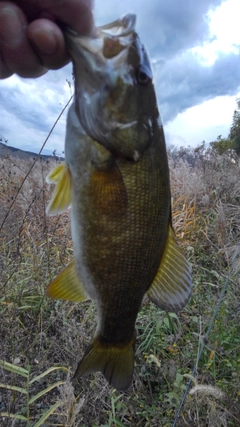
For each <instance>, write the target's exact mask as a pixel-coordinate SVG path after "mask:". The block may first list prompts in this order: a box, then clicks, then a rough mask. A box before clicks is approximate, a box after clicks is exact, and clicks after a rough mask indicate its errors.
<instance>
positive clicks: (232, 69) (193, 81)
mask: <svg viewBox="0 0 240 427" xmlns="http://www.w3.org/2000/svg"><path fill="white" fill-rule="evenodd" d="M239 55H240V47H239V54H238V55H236V54H233V53H231V54H229V55H226V54H225V55H221V56H220V57H219V58H218V59H217V60H216V62H215V63H214V64H213V65H212V66H203V65H202V64H200V63H199V61H198V59H197V58H196V56H195V55H194V54H193V53H192V52H191V51H187V52H184V53H183V54H182V55H179V56H177V57H174V58H172V59H170V60H168V61H166V62H165V63H161V64H159V63H157V64H156V65H155V66H154V69H155V73H154V74H155V85H156V88H157V93H158V99H159V104H160V109H161V113H162V116H163V120H164V121H165V122H168V121H169V120H173V119H174V118H175V117H176V116H177V114H179V113H181V112H183V111H185V110H186V109H187V108H189V107H191V106H194V105H197V104H201V103H202V102H204V101H206V100H209V99H211V98H215V97H217V96H224V95H234V94H236V93H237V92H238V90H239V87H240V77H239V76H240V58H239Z"/></svg>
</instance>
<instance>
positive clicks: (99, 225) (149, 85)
mask: <svg viewBox="0 0 240 427" xmlns="http://www.w3.org/2000/svg"><path fill="white" fill-rule="evenodd" d="M135 26H136V16H135V15H133V14H128V15H125V16H124V17H122V18H120V19H118V20H116V21H114V22H112V23H110V24H107V25H105V26H102V27H99V28H98V30H97V34H96V35H94V37H86V36H82V35H80V34H78V33H76V32H75V31H73V30H72V29H70V28H68V27H67V28H66V27H65V28H64V36H65V40H66V45H67V49H68V52H69V55H70V57H71V59H72V62H73V75H74V80H75V95H74V101H73V103H72V105H71V107H70V109H69V112H68V117H67V127H66V138H65V161H64V162H63V163H62V164H60V165H58V166H56V167H55V168H54V169H53V170H52V171H51V172H50V173H49V175H48V177H47V181H48V182H50V183H55V190H54V192H53V195H52V198H51V200H50V202H49V204H48V207H47V214H48V215H54V214H60V213H61V212H63V211H65V210H67V209H68V208H69V207H70V206H71V232H72V240H73V248H74V259H73V260H71V261H70V263H69V265H68V266H67V267H66V268H65V269H64V270H63V271H62V272H61V273H60V274H59V275H58V276H57V277H56V279H54V281H53V282H52V283H50V284H49V285H48V288H47V291H46V293H47V295H48V296H49V297H51V298H56V299H63V300H69V301H75V302H82V301H85V300H87V299H91V300H92V301H94V303H95V305H96V311H97V328H96V332H95V334H94V336H93V338H92V341H91V342H90V344H89V346H88V347H87V349H86V352H85V354H84V355H83V357H82V359H81V361H80V362H79V364H78V367H77V369H76V373H75V375H74V379H77V378H80V377H81V376H83V375H85V374H89V373H91V372H97V371H100V372H101V373H102V374H103V375H104V377H105V379H106V380H107V381H108V383H109V384H110V385H111V386H112V387H113V388H115V389H117V390H126V389H127V388H128V387H129V386H130V385H131V383H132V379H133V372H134V353H135V341H136V331H135V323H136V318H137V315H138V312H139V311H140V308H141V305H142V301H143V298H144V296H145V295H147V296H148V297H149V299H150V300H151V301H152V302H154V303H155V304H156V305H157V307H159V308H160V309H163V310H166V311H170V312H178V311H179V310H181V309H182V308H183V307H184V306H185V305H186V303H187V301H188V299H189V297H190V294H191V288H192V280H191V269H190V266H189V263H188V262H187V260H186V258H185V256H184V254H183V252H182V250H181V249H180V247H179V246H178V244H177V242H176V238H175V234H174V230H173V226H172V218H171V192H170V180H169V167H168V158H167V152H166V144H165V138H164V130H163V124H162V121H161V117H160V114H159V110H158V106H157V99H156V94H155V88H154V83H153V75H152V70H151V65H150V60H149V57H148V54H147V51H146V49H145V47H144V45H143V44H142V43H141V41H140V38H139V36H138V34H137V32H136V30H135Z"/></svg>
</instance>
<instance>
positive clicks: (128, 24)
mask: <svg viewBox="0 0 240 427" xmlns="http://www.w3.org/2000/svg"><path fill="white" fill-rule="evenodd" d="M136 20H137V17H136V15H135V14H134V13H128V14H127V15H124V16H123V17H122V18H119V19H117V20H116V21H113V22H111V23H110V24H106V25H101V26H100V27H98V28H97V30H98V32H97V35H96V36H84V35H82V34H80V33H78V32H77V31H75V30H74V29H73V28H71V27H69V26H68V25H66V24H64V23H61V28H62V30H63V32H64V33H65V34H68V35H70V36H73V37H81V38H83V39H86V38H87V39H94V38H97V37H99V34H101V33H105V34H106V35H112V36H115V37H116V36H117V37H124V36H127V35H129V34H130V33H132V32H133V31H134V30H135V26H136ZM117 27H118V28H119V29H120V28H122V32H117V31H115V33H114V34H111V30H112V29H113V28H117Z"/></svg>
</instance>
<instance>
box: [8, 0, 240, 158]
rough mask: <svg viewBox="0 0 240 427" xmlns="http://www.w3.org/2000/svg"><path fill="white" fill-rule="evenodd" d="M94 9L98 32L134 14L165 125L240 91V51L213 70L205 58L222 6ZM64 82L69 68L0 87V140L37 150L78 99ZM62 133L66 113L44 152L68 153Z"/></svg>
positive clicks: (220, 58) (217, 0)
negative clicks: (214, 19) (73, 98)
mask: <svg viewBox="0 0 240 427" xmlns="http://www.w3.org/2000/svg"><path fill="white" fill-rule="evenodd" d="M229 1H231V2H233V1H234V0H228V2H229ZM95 3H96V5H95V16H96V21H97V24H98V25H102V24H106V23H108V22H111V21H113V20H115V19H118V18H119V17H120V16H123V15H125V14H126V13H130V12H134V13H136V14H137V27H136V30H137V32H138V33H139V35H140V37H141V40H142V41H143V42H144V44H145V46H146V47H147V50H148V51H149V53H150V58H151V60H152V64H153V71H154V78H155V87H156V92H157V96H158V100H159V104H160V112H161V115H162V117H163V122H164V123H166V124H167V123H171V121H173V120H174V119H175V118H176V117H178V115H179V114H184V112H185V111H188V109H189V108H191V107H194V106H196V105H198V104H201V103H204V102H205V101H207V100H210V99H212V98H215V97H219V96H224V95H225V96H226V95H234V94H236V93H237V92H238V91H239V85H240V78H239V76H240V60H239V57H240V55H239V54H240V51H239V49H240V46H239V45H238V44H236V46H235V47H234V50H229V51H228V52H227V50H226V49H225V53H224V52H223V51H221V49H220V50H219V51H218V52H217V53H216V52H215V53H214V55H215V56H214V58H213V57H212V58H211V59H212V61H210V62H209V63H208V64H207V65H208V66H206V62H205V63H204V62H203V61H202V58H201V55H203V56H204V52H205V51H206V52H211V49H213V48H214V46H215V44H214V40H215V39H216V37H217V36H216V31H215V32H214V31H212V30H211V26H210V24H211V22H210V17H211V16H212V15H211V13H209V10H213V11H215V10H216V8H217V7H218V6H219V5H220V4H221V3H222V1H221V0H201V1H186V0H169V1H159V0H150V1H149V2H146V0H132V1H131V2H130V1H129V0H121V1H119V0H112V1H111V2H109V0H96V1H95ZM224 4H225V3H224ZM218 10H219V9H218ZM225 13H226V12H225ZM236 22H237V21H236ZM235 26H236V25H235ZM216 28H217V27H216V25H215V30H216ZM226 28H227V27H226ZM237 30H238V28H237ZM226 31H227V30H226ZM214 38H215V39H214ZM211 41H212V44H211V49H210V50H208V49H207V47H209V46H210V45H209V43H210V42H211ZM229 43H230V42H229ZM205 47H206V49H205ZM228 48H229V46H228ZM67 80H68V81H71V80H72V67H71V65H68V66H67V67H64V68H63V69H62V70H58V71H50V72H48V73H47V74H46V75H45V76H42V77H40V78H38V79H21V78H19V77H17V76H12V77H11V78H9V79H7V80H2V81H0V105H1V117H0V135H2V136H3V137H4V138H6V139H8V140H9V144H10V145H14V146H16V147H22V148H25V149H27V150H34V151H37V150H38V149H39V148H40V147H41V146H42V144H43V142H44V140H45V139H46V137H47V135H48V132H49V131H50V129H51V127H52V125H53V124H54V122H55V120H56V119H57V117H58V115H59V114H60V112H61V110H62V108H63V107H64V105H65V104H66V103H67V101H68V99H69V98H70V96H71V94H72V93H73V87H69V84H68V83H67ZM65 126H66V112H65V113H64V115H63V117H62V118H61V119H60V120H59V122H58V124H57V126H56V128H55V129H54V132H53V134H52V135H51V137H50V139H49V141H48V143H47V147H46V149H47V150H49V151H53V150H54V149H57V150H58V152H62V151H63V149H64V148H63V147H64V135H65ZM174 132H175V131H174ZM180 139H181V137H180ZM202 139H205V136H204V135H203V136H202Z"/></svg>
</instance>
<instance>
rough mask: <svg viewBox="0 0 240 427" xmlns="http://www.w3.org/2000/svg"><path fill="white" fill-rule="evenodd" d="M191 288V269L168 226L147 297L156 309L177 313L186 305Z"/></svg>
mask: <svg viewBox="0 0 240 427" xmlns="http://www.w3.org/2000/svg"><path fill="white" fill-rule="evenodd" d="M191 288H192V280H191V269H190V266H189V264H188V262H187V260H186V259H185V256H184V254H183V252H182V250H181V249H180V247H179V246H178V245H177V243H176V240H175V235H174V231H173V229H172V227H171V226H169V232H168V240H167V244H166V248H165V251H164V254H163V257H162V259H161V264H160V266H159V269H158V272H157V274H156V276H155V277H154V280H153V283H152V285H151V287H150V289H149V290H148V292H147V294H148V297H149V298H150V299H151V301H153V302H154V303H155V304H156V305H157V306H158V307H160V308H161V309H163V310H166V311H174V312H177V311H179V310H181V309H182V308H183V307H184V306H185V305H186V303H187V301H188V299H189V297H190V295H191Z"/></svg>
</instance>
